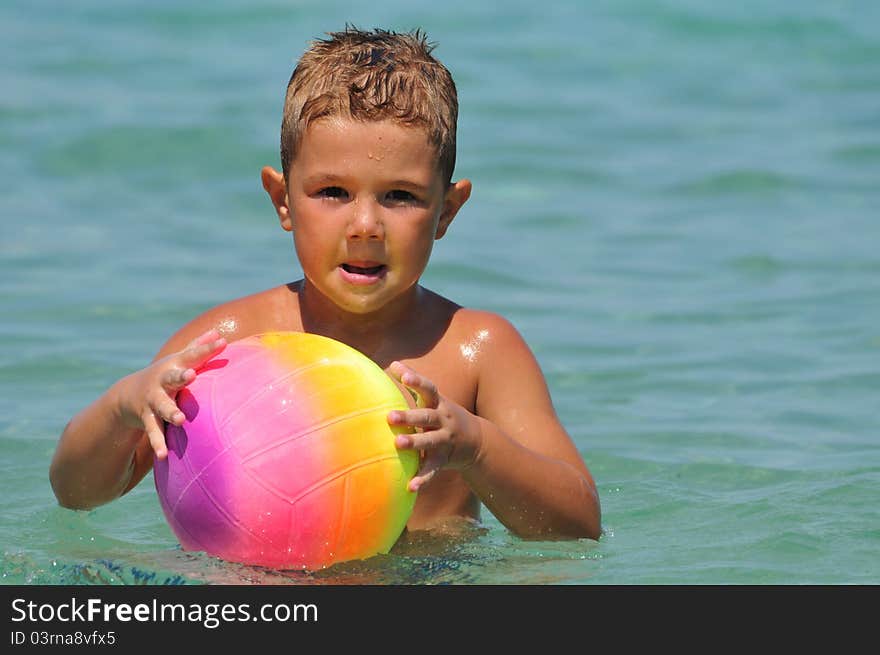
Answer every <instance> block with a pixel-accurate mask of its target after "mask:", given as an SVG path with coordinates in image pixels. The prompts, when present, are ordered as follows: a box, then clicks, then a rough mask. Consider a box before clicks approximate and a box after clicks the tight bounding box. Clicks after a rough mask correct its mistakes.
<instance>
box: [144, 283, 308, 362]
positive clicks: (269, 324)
mask: <svg viewBox="0 0 880 655" xmlns="http://www.w3.org/2000/svg"><path fill="white" fill-rule="evenodd" d="M291 287H292V285H290V284H282V285H279V286H277V287H272V288H271V289H265V290H264V291H259V292H257V293H253V294H249V295H247V296H242V297H240V298H235V299H233V300H229V301H226V302H224V303H221V304H219V305H216V306H214V307H212V308H210V309H208V310H206V311H204V312H203V313H202V314H200V315H199V316H197V317H195V318H194V319H192V320H191V321H190V322H188V323H186V324H185V325H184V326H183V327H181V328H180V329H179V330H178V331H177V332H175V333H174V334H173V335H172V336H171V338H169V339H168V341H167V342H166V343H165V345H164V346H163V347H162V349H161V350H160V351H159V353H158V354H157V355H156V357H157V358H158V357H162V356H164V355H165V354H168V353H171V352H175V351H178V350H180V349H182V348H184V347H185V346H186V345H187V344H188V343H189V342H190V341H192V340H193V339H195V338H196V337H198V336H199V335H201V334H203V333H205V332H207V331H208V330H210V329H212V328H213V329H216V330H217V331H218V332H219V333H220V335H221V336H223V337H224V338H225V339H226V340H227V341H230V342H232V341H237V340H239V339H244V338H245V337H248V336H251V335H254V334H259V333H261V332H271V331H273V330H301V329H302V325H301V322H300V321H299V312H298V311H297V304H296V297H295V293H294V292H293V291H292V288H291Z"/></svg>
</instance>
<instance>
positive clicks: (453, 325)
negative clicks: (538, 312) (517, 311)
mask: <svg viewBox="0 0 880 655" xmlns="http://www.w3.org/2000/svg"><path fill="white" fill-rule="evenodd" d="M448 334H449V336H450V337H451V339H452V340H454V341H455V342H456V343H457V344H459V345H458V348H459V349H460V350H461V354H462V355H463V356H464V357H465V358H466V359H468V360H470V361H471V362H473V363H474V364H484V363H487V362H490V361H493V360H495V359H497V358H504V357H509V356H516V353H517V352H518V351H522V350H525V351H526V352H530V351H529V348H528V345H527V344H526V342H525V340H524V339H523V337H522V335H521V334H520V332H519V330H517V328H516V327H515V326H514V325H513V323H512V322H511V321H510V320H508V319H507V318H505V317H504V316H502V315H501V314H497V313H495V312H491V311H488V310H485V309H476V308H472V307H459V308H458V309H457V310H456V312H455V314H454V315H453V317H452V321H451V322H450V325H449V330H448Z"/></svg>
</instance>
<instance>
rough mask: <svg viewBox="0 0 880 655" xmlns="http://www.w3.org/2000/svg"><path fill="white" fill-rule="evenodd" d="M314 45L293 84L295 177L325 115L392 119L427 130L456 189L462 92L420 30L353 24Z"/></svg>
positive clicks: (289, 148) (287, 132) (288, 145)
mask: <svg viewBox="0 0 880 655" xmlns="http://www.w3.org/2000/svg"><path fill="white" fill-rule="evenodd" d="M328 36H329V37H330V38H328V39H319V40H316V41H313V42H312V43H311V45H310V47H309V49H308V50H306V52H305V53H304V54H303V56H302V57H301V58H300V60H299V63H298V64H297V66H296V68H295V69H294V71H293V75H291V77H290V82H289V83H288V85H287V95H286V97H285V99H284V115H283V118H282V121H281V166H282V170H283V171H284V179H285V180H287V179H288V174H289V172H290V163H291V162H292V161H293V158H294V157H295V156H296V153H297V150H298V148H299V146H300V143H301V142H302V137H303V134H305V131H306V129H307V128H308V126H309V125H310V124H311V123H312V122H314V121H316V120H319V119H321V118H328V117H342V118H350V119H355V120H363V121H381V120H389V119H390V120H393V121H397V122H399V123H401V124H404V125H412V126H416V127H421V128H423V129H425V130H426V133H427V136H428V141H429V142H430V143H431V144H432V145H433V146H434V147H435V148H436V154H437V163H438V169H439V171H440V173H441V175H442V176H443V179H444V182H445V183H446V184H449V182H450V181H451V179H452V171H453V169H454V168H455V132H456V122H457V120H458V95H457V92H456V89H455V82H453V80H452V75H451V74H450V73H449V71H448V70H447V69H446V67H445V66H443V64H441V63H440V62H439V61H437V59H435V58H434V57H433V56H432V55H431V51H432V50H433V49H434V44H432V43H429V42H428V41H427V37H426V35H425V34H424V32H422V31H421V30H415V31H412V32H407V33H397V32H391V31H387V30H381V29H374V30H372V31H364V30H360V29H358V28H355V27H351V26H346V28H345V30H344V31H342V32H330V33H328Z"/></svg>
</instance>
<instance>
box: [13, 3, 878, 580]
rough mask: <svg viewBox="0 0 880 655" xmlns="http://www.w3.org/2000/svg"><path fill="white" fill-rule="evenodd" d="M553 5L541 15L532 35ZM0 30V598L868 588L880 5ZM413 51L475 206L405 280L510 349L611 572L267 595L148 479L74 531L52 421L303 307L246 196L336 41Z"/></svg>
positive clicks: (269, 230) (428, 567)
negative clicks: (375, 31) (242, 310)
mask: <svg viewBox="0 0 880 655" xmlns="http://www.w3.org/2000/svg"><path fill="white" fill-rule="evenodd" d="M551 5H552V10H551ZM356 6H357V5H356V4H355V3H352V5H351V6H349V5H348V4H346V3H339V2H332V1H331V2H328V1H327V0H321V1H320V2H319V1H317V0H316V1H301V2H293V1H283V0H275V1H256V2H247V1H245V0H237V1H233V0H225V1H219V2H213V3H196V2H190V1H184V2H180V1H176V2H170V1H161V2H155V1H154V2H147V1H145V0H142V1H137V2H136V1H128V2H116V3H109V4H108V3H105V2H99V1H97V0H91V1H87V2H86V1H82V0H80V1H78V2H75V3H72V2H71V3H62V2H48V1H45V0H40V1H35V0H27V1H24V0H6V2H4V3H3V4H2V5H0V61H3V62H4V64H3V65H2V66H0V88H2V92H0V220H2V237H0V297H2V303H3V305H2V306H3V317H2V320H0V471H2V474H0V489H2V494H0V539H2V544H0V545H2V549H0V557H2V560H0V579H2V581H3V582H4V583H34V584H45V583H91V582H102V583H107V582H109V583H118V582H121V583H132V584H135V583H172V582H173V583H179V582H191V583H202V582H237V583H251V582H290V583H317V584H323V583H333V582H337V583H338V582H342V583H349V582H350V583H364V582H371V583H372V582H378V583H406V584H410V583H412V584H440V583H468V584H470V583H482V584H671V583H686V584H746V583H749V584H751V583H757V584H775V583H786V584H788V583H792V584H800V583H828V584H847V583H877V582H878V581H880V419H878V416H877V408H878V396H880V5H878V4H877V3H869V2H856V1H852V2H847V1H840V2H833V3H832V2H819V1H818V0H807V1H805V2H800V3H782V2H779V3H767V2H754V1H749V2H743V3H735V5H734V6H730V7H728V6H724V3H717V2H709V1H708V0H704V1H701V2H698V1H696V0H693V1H690V2H687V1H684V0H679V1H675V2H671V1H670V2H648V1H647V0H644V1H635V0H622V1H616V2H612V1H602V2H592V3H586V2H578V1H576V0H570V1H568V2H551V3H549V4H548V3H533V2H520V1H515V2H508V3H502V4H501V5H499V6H498V7H494V6H489V5H487V4H486V3H474V2H461V1H459V0H453V1H451V2H444V3H436V2H427V1H418V2H413V1H412V0H408V1H403V0H390V1H383V2H377V3H371V5H370V6H369V7H368V8H363V7H360V8H355V7H356ZM346 21H348V22H351V23H354V24H357V25H360V26H364V27H372V26H383V27H388V28H395V29H409V28H413V27H417V26H420V27H423V28H425V29H426V30H427V32H428V33H429V35H430V37H431V38H432V40H434V41H436V42H437V43H438V48H437V50H436V53H437V55H438V56H439V57H440V58H441V59H442V60H443V61H444V63H446V64H447V65H448V66H449V68H450V69H451V70H452V71H453V74H454V75H455V77H456V80H457V82H458V87H459V94H460V102H461V122H460V127H459V134H460V137H459V160H458V168H457V171H456V177H468V178H470V179H471V180H472V181H473V183H474V194H473V196H472V199H471V201H470V202H469V203H468V205H467V206H466V207H465V208H464V210H463V211H462V212H461V213H460V214H459V216H458V218H457V219H456V222H455V224H453V226H452V229H451V230H450V232H449V234H448V235H447V237H446V238H445V239H444V240H443V241H441V242H439V243H438V245H437V248H436V249H435V255H434V259H433V260H432V263H431V265H430V267H429V269H428V271H427V273H426V275H425V278H424V281H425V283H426V284H427V285H428V286H430V287H432V288H434V289H435V290H437V291H439V292H440V293H443V294H446V295H448V296H450V297H452V298H454V299H456V300H458V301H459V302H462V303H464V304H468V305H472V306H477V307H483V308H487V309H490V310H494V311H498V312H501V313H503V314H504V315H506V316H507V317H509V318H510V319H511V320H512V321H513V322H514V323H515V324H516V325H517V326H518V327H519V329H520V330H521V331H522V333H523V334H524V335H525V337H526V338H527V340H528V341H529V342H530V343H531V345H532V347H533V349H534V351H535V353H536V355H537V357H538V359H539V361H540V362H541V364H542V367H543V368H544V371H545V373H546V375H547V379H548V382H549V384H550V387H551V390H552V392H553V396H554V401H555V403H556V407H557V410H558V412H559V414H560V416H561V417H562V419H563V421H564V423H565V424H566V426H567V427H568V429H569V431H570V433H571V435H572V437H573V438H574V439H575V441H576V443H577V445H578V447H579V448H580V450H581V452H582V453H583V456H584V458H585V459H586V461H587V463H588V464H589V466H590V468H591V470H592V472H593V474H594V476H595V478H596V481H597V484H598V487H599V491H600V494H601V499H602V504H603V512H604V527H605V535H604V537H603V538H602V539H601V540H600V541H599V542H598V543H595V542H590V541H574V542H543V541H538V542H535V541H523V540H520V539H517V538H515V537H513V536H511V535H510V534H509V533H507V531H506V530H505V529H504V528H503V527H502V526H501V525H500V524H499V523H498V521H496V520H495V519H494V518H493V517H492V516H491V515H490V514H488V513H484V521H483V526H482V528H481V529H479V530H475V531H474V532H473V534H470V535H467V536H466V537H465V538H455V539H453V538H449V537H443V536H438V535H435V536H427V535H421V536H417V537H414V538H412V539H411V540H408V541H407V542H404V543H401V544H399V546H398V547H397V548H396V549H395V550H394V551H392V553H391V554H389V555H387V556H382V557H377V558H374V559H371V560H368V561H366V562H357V563H351V564H345V565H341V566H338V567H333V568H331V569H329V570H326V571H321V572H318V573H314V574H301V573H300V574H285V573H279V572H271V571H264V570H259V569H253V568H248V567H241V566H236V565H230V564H225V563H222V562H219V561H216V560H212V559H210V558H207V557H205V556H203V555H199V554H187V553H183V552H181V551H180V550H179V549H178V547H177V542H176V540H175V538H174V536H173V535H172V533H171V532H170V530H169V528H168V527H167V525H166V524H165V521H164V518H163V516H162V513H161V510H160V508H159V504H158V501H157V498H156V495H155V491H154V489H153V483H152V476H149V477H148V478H146V479H145V480H144V482H143V483H142V484H141V485H140V486H139V487H138V488H136V489H135V490H134V491H133V492H132V493H131V494H130V495H129V496H127V497H125V498H124V499H122V500H120V501H118V502H115V503H112V504H110V505H108V506H105V507H102V508H99V509H97V510H94V511H91V512H87V513H86V512H79V513H77V512H71V511H67V510H63V509H60V508H58V507H57V506H56V504H55V501H54V497H53V495H52V493H51V490H50V487H49V484H48V480H47V468H48V464H49V460H50V457H51V455H52V452H53V450H54V446H55V442H56V439H57V436H58V434H59V433H60V431H61V430H62V428H63V427H64V424H65V423H66V421H67V420H68V419H69V418H70V416H71V415H72V414H73V413H75V412H76V411H78V410H79V409H80V408H81V407H83V406H84V405H86V404H87V403H88V402H90V401H91V400H92V399H93V398H94V397H95V396H96V395H98V394H99V393H101V391H102V390H103V389H105V388H106V387H107V386H108V385H109V384H110V383H111V382H112V381H114V380H116V379H117V378H119V377H121V376H122V375H125V374H126V373H128V372H130V371H132V370H133V369H136V368H139V367H141V366H143V365H144V364H146V363H147V362H148V361H149V360H150V358H151V357H152V355H153V354H154V353H155V351H156V350H157V349H158V347H159V346H160V345H161V344H162V343H163V342H164V340H165V339H166V338H167V337H168V336H169V335H170V334H171V333H172V332H173V331H174V330H175V329H176V328H177V327H178V326H179V325H181V324H182V323H183V322H185V321H187V320H188V319H190V318H191V317H193V316H194V315H196V314H198V313H199V312H201V311H202V310H204V309H206V308H207V307H210V306H212V305H214V304H216V303H219V302H221V301H223V300H226V299H229V298H232V297H236V296H240V295H243V294H246V293H250V292H253V291H257V290H260V289H263V288H266V287H268V286H272V285H275V284H277V283H279V282H282V281H287V280H291V279H294V278H296V277H298V276H299V268H298V266H297V263H296V260H295V257H294V253H293V248H292V244H291V243H290V241H289V237H288V235H287V234H286V233H284V232H282V231H281V230H280V229H279V228H278V226H277V220H276V218H275V216H274V214H273V212H272V208H271V206H270V204H269V201H268V199H267V198H266V197H265V196H264V194H263V191H262V188H261V185H260V181H259V169H260V167H261V166H262V165H264V164H271V165H274V166H276V167H277V166H279V163H278V154H277V142H278V126H279V121H280V109H281V101H282V95H283V91H284V87H285V84H286V82H287V79H288V77H289V75H290V71H291V69H292V65H293V63H294V61H295V60H296V59H297V57H298V56H299V54H300V53H301V52H302V50H303V48H304V47H305V44H306V42H307V41H308V40H309V39H311V38H315V37H319V36H321V35H322V34H323V33H324V32H326V31H330V30H335V29H339V28H341V27H342V25H343V24H344V22H346Z"/></svg>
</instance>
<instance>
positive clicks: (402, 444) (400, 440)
mask: <svg viewBox="0 0 880 655" xmlns="http://www.w3.org/2000/svg"><path fill="white" fill-rule="evenodd" d="M394 444H395V445H396V446H397V447H398V448H409V447H410V446H412V439H410V438H409V437H407V436H405V435H402V434H398V435H397V438H396V439H395V440H394Z"/></svg>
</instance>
